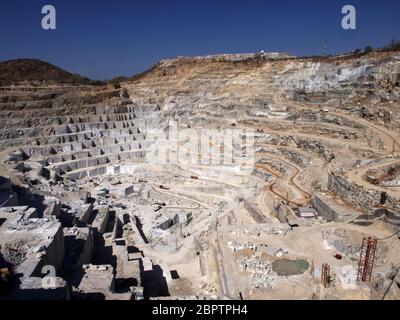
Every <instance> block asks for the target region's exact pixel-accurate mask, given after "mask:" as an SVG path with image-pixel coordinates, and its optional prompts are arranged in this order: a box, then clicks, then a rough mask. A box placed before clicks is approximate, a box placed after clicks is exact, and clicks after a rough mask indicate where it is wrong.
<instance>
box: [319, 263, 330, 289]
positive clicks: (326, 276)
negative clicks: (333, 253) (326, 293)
mask: <svg viewBox="0 0 400 320" xmlns="http://www.w3.org/2000/svg"><path fill="white" fill-rule="evenodd" d="M330 278H331V267H330V266H329V264H327V263H324V264H322V270H321V283H322V285H323V286H324V288H327V287H328V286H329V283H330Z"/></svg>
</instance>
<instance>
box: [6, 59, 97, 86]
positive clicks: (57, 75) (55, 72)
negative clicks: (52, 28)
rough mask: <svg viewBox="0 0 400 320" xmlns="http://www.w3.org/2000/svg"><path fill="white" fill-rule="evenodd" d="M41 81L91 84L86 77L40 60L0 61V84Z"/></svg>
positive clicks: (47, 82)
mask: <svg viewBox="0 0 400 320" xmlns="http://www.w3.org/2000/svg"><path fill="white" fill-rule="evenodd" d="M43 81H44V82H46V84H52V83H54V84H93V81H92V80H90V79H88V78H84V77H81V76H80V75H77V74H72V73H69V72H67V71H65V70H63V69H61V68H59V67H56V66H54V65H52V64H50V63H47V62H44V61H41V60H36V59H16V60H9V61H4V62H0V85H1V86H7V85H12V84H18V83H22V82H43Z"/></svg>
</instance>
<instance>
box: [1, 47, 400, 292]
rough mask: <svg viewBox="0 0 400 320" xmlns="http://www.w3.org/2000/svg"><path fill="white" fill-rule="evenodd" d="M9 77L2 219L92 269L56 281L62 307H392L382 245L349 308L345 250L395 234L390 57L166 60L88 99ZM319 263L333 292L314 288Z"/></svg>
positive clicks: (50, 81)
mask: <svg viewBox="0 0 400 320" xmlns="http://www.w3.org/2000/svg"><path fill="white" fill-rule="evenodd" d="M21 63H22V62H18V61H16V62H15V61H14V62H7V63H1V64H0V70H4V73H3V75H1V76H0V77H1V78H0V80H1V84H2V87H1V88H0V115H1V116H0V160H1V163H0V175H1V176H7V178H3V180H4V181H7V183H4V184H2V185H0V192H3V194H4V195H5V196H4V197H2V199H3V198H4V200H5V201H2V203H9V204H11V203H12V204H13V206H16V204H18V206H25V207H24V208H23V209H21V208H19V209H15V210H14V209H12V210H11V209H7V210H6V211H4V214H3V216H4V219H6V220H7V219H11V217H14V216H15V215H16V213H18V217H19V216H21V217H22V218H21V219H16V218H15V217H14V218H15V219H14V218H13V219H14V220H15V221H28V220H29V219H39V220H38V221H41V220H40V219H48V220H49V221H55V220H56V221H57V223H61V224H62V227H63V228H64V237H68V240H67V241H65V245H64V246H65V256H66V257H70V256H74V257H75V255H76V257H85V259H84V260H85V263H91V264H92V265H97V266H92V267H87V266H86V267H85V268H84V267H83V266H81V265H79V263H78V265H76V266H74V268H71V267H68V265H67V264H66V263H64V266H61V267H60V266H58V267H57V268H58V269H62V270H63V273H62V274H63V275H64V280H65V281H67V283H70V284H73V286H74V287H75V289H76V290H75V291H73V292H72V295H75V297H76V298H84V297H85V295H87V296H88V297H89V296H91V295H94V294H99V295H102V296H104V297H106V298H107V299H125V298H129V296H130V295H134V296H135V298H136V299H140V298H141V297H144V298H149V297H165V296H176V297H182V298H184V297H193V296H197V297H205V298H215V297H220V298H222V297H228V298H232V299H237V298H238V297H240V296H242V297H244V298H249V299H250V298H261V299H264V298H268V299H270V298H275V299H278V298H286V299H287V298H289V299H292V298H293V299H294V298H296V299H308V298H310V299H311V298H321V299H324V298H329V297H332V296H337V297H339V298H343V299H352V298H377V297H382V295H384V294H385V295H386V296H387V297H390V298H394V299H398V298H399V297H400V295H399V292H398V291H399V290H398V280H396V279H397V278H396V279H395V280H394V282H396V281H397V282H396V283H397V286H396V285H393V286H391V287H390V290H389V291H387V288H388V285H389V283H388V281H389V280H390V279H392V278H393V273H394V271H395V270H394V269H393V268H392V265H398V264H399V263H400V261H399V259H400V257H399V256H398V254H396V252H398V250H399V243H398V241H397V242H393V241H391V239H392V240H393V238H388V240H382V241H381V242H378V243H379V247H378V248H379V250H378V252H379V254H378V255H377V257H376V264H375V267H374V270H373V276H372V279H373V280H372V282H371V283H369V284H367V285H368V288H369V291H368V293H365V295H364V296H363V297H361V296H360V290H359V287H358V286H359V284H358V283H357V282H356V280H355V278H354V276H353V275H354V274H356V273H357V272H356V271H357V268H358V262H359V252H360V250H361V249H360V246H361V239H362V238H363V237H365V236H371V237H375V238H378V239H384V238H386V237H389V236H390V235H392V234H393V232H395V231H396V230H398V228H399V227H400V213H399V210H400V207H399V203H400V193H399V192H400V191H399V190H400V189H399V188H398V182H399V172H398V170H397V169H396V168H397V167H398V166H399V163H400V160H399V159H400V158H399V155H400V142H399V141H400V53H399V52H398V51H374V52H371V53H368V54H347V55H340V56H334V57H303V58H297V57H292V56H289V55H286V54H281V53H260V54H238V55H229V54H227V55H216V56H205V57H193V58H188V57H178V58H176V59H166V60H162V61H160V62H159V63H158V64H156V65H154V66H153V67H152V68H151V69H149V70H148V71H146V72H144V73H142V74H140V75H137V76H135V77H132V78H130V79H127V78H120V80H121V81H120V82H119V83H116V81H112V83H109V84H107V85H96V86H94V85H92V82H90V81H89V80H86V79H82V78H80V77H77V76H74V75H71V74H69V73H67V72H64V71H62V70H61V69H58V68H56V67H53V66H50V65H47V64H44V63H38V62H34V61H33V62H32V61H24V62H23V63H22V64H21ZM40 70H46V72H41V71H40ZM39 71H40V72H39ZM38 72H39V74H38ZM44 81H45V82H44ZM206 129H207V130H208V131H207V130H206ZM211 132H214V133H216V136H213V135H212V134H211ZM227 132H234V133H235V134H236V135H237V136H238V137H239V138H238V140H233V143H232V144H230V145H228V144H226V143H225V140H223V138H224V137H225V136H227V135H228V134H227ZM182 133H186V135H182ZM188 133H189V134H188ZM218 134H219V135H218ZM192 138H194V140H191V139H192ZM214 138H215V139H214ZM218 139H220V140H218ZM203 142H205V143H204V144H203ZM200 145H201V146H203V147H204V146H205V149H201V148H198V147H199V146H200ZM210 150H212V151H213V152H212V153H210ZM188 152H192V153H191V155H193V156H194V157H193V158H191V159H190V161H188V158H186V155H187V153H188ZM215 154H217V156H216V157H215V158H213V156H214V155H215ZM238 154H239V156H237V155H238ZM164 156H165V157H164ZM230 156H233V162H229V163H228V162H227V161H226V160H227V159H228V160H229V157H230ZM236 156H237V157H236ZM161 160H163V161H161ZM193 160H194V161H193ZM372 173H374V175H373V179H372V178H371V174H372ZM378 173H379V174H378ZM316 198H317V200H315V199H316ZM312 199H314V200H312ZM313 205H314V208H308V207H312V206H313ZM7 206H8V207H10V205H7ZM28 207H31V208H32V207H33V208H35V209H36V210H34V213H35V216H34V215H33V214H32V212H33V211H32V210H30V209H27V208H28ZM29 210H30V211H29ZM27 212H29V214H30V216H28V214H27ZM105 213H106V214H105ZM7 214H8V216H7ZM3 216H2V217H3ZM82 216H83V217H84V219H82ZM24 219H25V220H24ZM14 220H13V221H14ZM0 222H1V220H0ZM21 223H22V222H21ZM30 223H31V222H30ZM93 223H94V225H100V226H101V228H97V227H96V228H93ZM26 224H28V223H27V222H26ZM6 225H8V224H7V223H0V237H1V235H2V232H3V233H4V234H9V233H10V232H11V231H10V230H8V229H7V230H5V229H4V228H5V226H6ZM294 226H297V228H295V227H294ZM99 230H100V231H99ZM27 233H29V232H28V231H27ZM20 234H24V233H20ZM78 235H79V236H78ZM92 239H93V241H92ZM78 240H79V241H80V242H79V243H74V242H75V241H78ZM395 240H396V239H395ZM338 241H339V242H340V244H341V245H340V246H334V245H333V246H332V245H331V244H332V243H338ZM6 245H7V247H10V246H11V245H12V246H11V247H13V248H17V249H16V250H17V251H18V245H22V244H18V243H12V244H10V243H6ZM27 245H28V247H29V242H28V244H27ZM35 245H36V244H35ZM91 246H93V248H92V247H91ZM348 246H350V247H351V248H353V249H352V250H347V249H346V250H342V249H343V248H348ZM1 250H2V249H1ZM13 250H14V249H13ZM24 250H25V251H26V247H24ZM341 250H342V251H343V252H341ZM25 251H24V252H25ZM76 251H79V252H76ZM337 251H340V254H341V255H342V256H343V259H338V258H335V255H336V256H338V254H339V252H337ZM110 252H111V253H112V255H110ZM7 254H8V255H9V253H7ZM63 254H64V253H63ZM3 255H4V254H3ZM8 255H7V256H8ZM51 255H52V253H50V252H48V253H47V255H44V254H43V256H46V259H47V260H49V261H51V259H52V256H51ZM144 255H145V256H144ZM342 256H341V257H342ZM58 259H60V257H59V256H58ZM280 259H284V260H282V261H284V262H283V263H282V265H283V266H284V267H285V268H288V270H289V271H288V273H289V276H287V277H282V276H281V275H280V274H278V273H276V272H275V271H274V268H272V266H273V265H275V264H274V263H275V262H276V261H280ZM64 260H65V259H64ZM89 260H90V261H89ZM35 261H36V260H35ZM76 261H80V260H79V259H76ZM299 261H300V262H302V263H303V261H305V262H307V263H303V264H304V266H307V267H305V268H304V269H305V270H303V269H302V270H301V273H298V272H296V273H293V274H290V266H291V265H293V264H294V265H296V263H300V262H299ZM64 262H65V261H64ZM38 263H39V262H38ZM40 263H41V264H38V265H39V266H41V265H42V262H40ZM322 263H328V264H330V265H331V270H332V271H334V272H335V273H336V274H338V275H340V276H338V278H337V281H339V282H338V283H336V284H335V286H333V285H332V286H331V287H329V288H325V289H322V290H316V289H315V285H314V282H315V281H317V282H319V279H320V273H318V272H320V266H321V265H322ZM286 264H287V265H286ZM11 265H12V263H11ZM99 265H101V266H99ZM140 265H145V266H146V267H145V268H144V269H145V270H142V269H143V268H142V269H141V268H140ZM279 265H281V263H280V264H279ZM311 266H312V267H311ZM0 267H1V266H0ZM11 267H12V266H11ZM113 268H114V269H113ZM103 269H104V270H103ZM114 271H115V272H114ZM79 274H80V275H82V274H84V279H85V281H83V282H81V284H80V283H79V281H78V280H79V279H81V278H79V276H78V275H79ZM114 275H115V277H114ZM160 275H162V276H160ZM24 277H25V280H26V279H28V280H29V277H30V275H29V274H26V275H24ZM77 279H78V280H77ZM101 279H103V280H104V282H103V283H101V284H100V285H99V284H98V283H97V282H98V281H102V280H101ZM132 279H135V280H136V281H132ZM28 280H26V281H28ZM28 282H29V281H28ZM94 282H96V284H95V283H94ZM64 284H65V283H64ZM288 288H290V289H288ZM293 288H295V289H293ZM20 289H21V288H20ZM292 289H293V290H292ZM21 290H22V294H23V288H22V289H21ZM91 290H92V291H91ZM93 290H95V291H96V290H97V291H96V292H94V291H93ZM18 294H19V296H20V294H21V292H19V293H18Z"/></svg>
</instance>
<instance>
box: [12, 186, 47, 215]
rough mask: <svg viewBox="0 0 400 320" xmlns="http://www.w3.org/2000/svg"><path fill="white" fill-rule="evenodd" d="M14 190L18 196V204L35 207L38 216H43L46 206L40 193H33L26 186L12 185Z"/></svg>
mask: <svg viewBox="0 0 400 320" xmlns="http://www.w3.org/2000/svg"><path fill="white" fill-rule="evenodd" d="M13 189H14V191H15V192H16V194H17V196H18V205H19V206H29V207H33V208H35V209H36V212H37V216H38V218H43V212H44V211H45V209H46V206H45V205H44V204H43V203H44V201H45V197H44V196H42V195H40V194H34V193H32V192H30V191H29V189H28V188H23V187H19V186H13Z"/></svg>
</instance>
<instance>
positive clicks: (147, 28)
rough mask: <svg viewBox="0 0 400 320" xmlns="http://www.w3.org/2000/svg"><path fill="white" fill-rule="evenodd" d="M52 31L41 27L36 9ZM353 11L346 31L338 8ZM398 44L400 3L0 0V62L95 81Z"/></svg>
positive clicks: (360, 0)
mask: <svg viewBox="0 0 400 320" xmlns="http://www.w3.org/2000/svg"><path fill="white" fill-rule="evenodd" d="M46 4H51V5H54V6H55V7H56V10H57V29H56V30H53V31H45V30H43V29H42V28H41V20H42V17H43V15H42V13H41V9H42V6H44V5H46ZM346 4H352V5H354V6H355V8H356V10H357V29H356V30H347V31H345V30H343V29H342V28H341V19H342V17H343V15H342V13H341V8H342V7H343V6H344V5H346ZM392 38H396V39H400V1H399V0H380V1H377V0H346V1H342V0H337V1H336V0H279V1H273V0H201V1H199V0H80V1H78V0H46V1H42V0H1V1H0V40H1V42H0V60H1V61H3V60H8V59H15V58H38V59H41V60H45V61H48V62H50V63H53V64H55V65H57V66H60V67H62V68H64V69H66V70H67V71H70V72H76V73H80V74H81V75H84V76H87V77H90V78H92V79H109V78H112V77H115V76H119V75H125V76H131V75H133V74H136V73H138V72H141V71H143V70H145V69H147V68H148V67H149V66H151V65H152V64H154V63H156V62H157V61H158V60H160V59H162V58H168V57H175V56H192V55H205V54H216V53H240V52H256V51H260V50H265V51H286V52H290V53H292V54H295V55H312V54H321V50H322V48H323V47H324V46H326V49H327V51H328V52H329V53H332V54H334V53H339V52H346V51H351V50H353V49H356V48H364V47H365V46H367V45H371V46H374V47H380V46H383V45H385V44H387V43H388V42H389V41H390V40H391V39H392Z"/></svg>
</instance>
